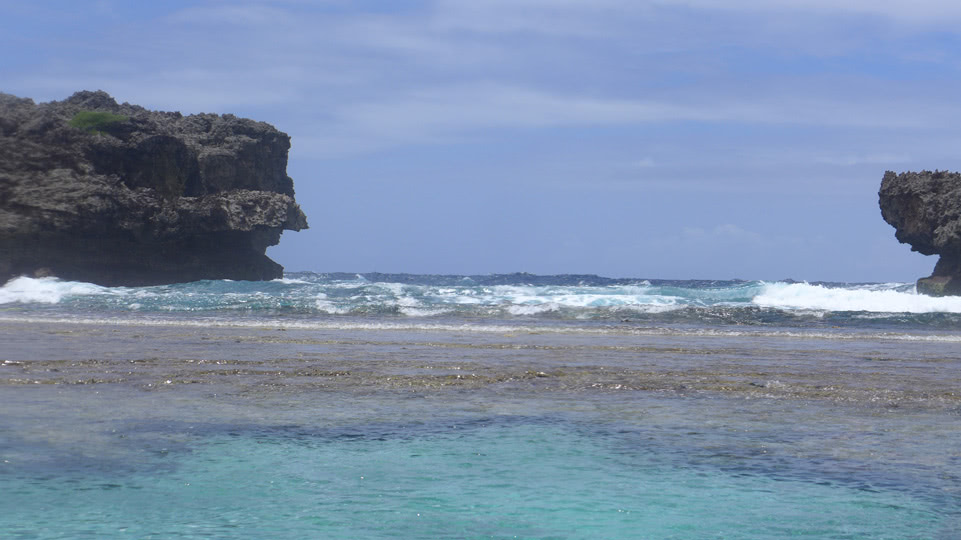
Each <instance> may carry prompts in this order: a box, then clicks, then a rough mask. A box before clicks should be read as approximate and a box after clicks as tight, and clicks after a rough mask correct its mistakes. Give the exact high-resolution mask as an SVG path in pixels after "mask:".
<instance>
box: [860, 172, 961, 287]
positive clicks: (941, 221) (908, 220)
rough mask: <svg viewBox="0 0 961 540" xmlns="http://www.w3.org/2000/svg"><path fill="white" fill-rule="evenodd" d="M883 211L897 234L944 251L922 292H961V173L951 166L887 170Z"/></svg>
mask: <svg viewBox="0 0 961 540" xmlns="http://www.w3.org/2000/svg"><path fill="white" fill-rule="evenodd" d="M878 196H879V199H880V201H879V202H880V205H881V216H882V217H883V218H884V221H887V222H888V223H890V224H891V225H892V226H893V227H894V228H895V230H896V231H895V236H896V237H897V239H898V240H899V241H900V242H901V243H904V244H911V249H912V250H913V251H917V252H919V253H923V254H925V255H940V258H939V259H938V263H937V264H936V265H935V267H934V272H933V273H932V274H931V276H930V277H926V278H921V279H919V280H918V292H921V293H923V294H927V295H931V296H948V295H961V174H959V173H952V172H947V171H934V172H931V171H921V172H917V173H915V172H905V173H901V174H895V173H893V172H891V171H888V172H886V173H884V179H883V180H882V181H881V191H880V192H879V193H878Z"/></svg>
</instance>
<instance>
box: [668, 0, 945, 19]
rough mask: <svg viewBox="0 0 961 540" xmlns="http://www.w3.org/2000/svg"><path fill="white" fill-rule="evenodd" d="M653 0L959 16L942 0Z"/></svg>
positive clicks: (730, 7) (734, 7)
mask: <svg viewBox="0 0 961 540" xmlns="http://www.w3.org/2000/svg"><path fill="white" fill-rule="evenodd" d="M657 3H658V4H662V5H683V6H688V7H692V8H697V9H709V10H718V11H752V12H761V13H786V14H790V13H792V12H794V13H813V14H818V15H876V16H881V17H886V18H889V19H891V20H893V21H895V22H909V23H938V24H950V22H951V21H957V20H958V19H961V3H958V2H950V1H945V0H912V1H906V0H843V1H838V0H725V1H723V2H718V1H715V0H657Z"/></svg>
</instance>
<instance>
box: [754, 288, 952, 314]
mask: <svg viewBox="0 0 961 540" xmlns="http://www.w3.org/2000/svg"><path fill="white" fill-rule="evenodd" d="M904 288H905V287H904V286H903V285H902V284H891V285H888V286H887V287H881V286H878V285H872V286H852V287H826V286H824V285H810V284H808V283H769V284H765V285H764V286H763V287H762V288H761V291H760V293H759V294H758V295H757V296H755V297H754V298H753V299H752V303H753V304H755V305H758V306H761V307H772V308H780V309H791V310H795V309H801V310H812V311H819V310H824V311H869V312H878V313H961V297H942V298H936V297H932V296H925V295H921V294H917V292H915V291H911V292H905V291H904V290H903V289H904Z"/></svg>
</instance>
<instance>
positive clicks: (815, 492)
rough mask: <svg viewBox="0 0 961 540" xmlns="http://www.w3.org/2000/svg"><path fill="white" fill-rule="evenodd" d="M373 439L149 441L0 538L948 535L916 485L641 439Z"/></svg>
mask: <svg viewBox="0 0 961 540" xmlns="http://www.w3.org/2000/svg"><path fill="white" fill-rule="evenodd" d="M228 431H229V430H228ZM365 431H375V432H376V431H377V430H365ZM380 431H381V432H380V433H368V434H362V433H359V432H356V431H353V432H351V431H341V432H339V433H338V432H336V431H335V432H330V433H304V432H300V431H298V430H297V429H289V430H286V431H285V430H279V431H260V432H253V433H249V432H242V431H239V430H238V431H234V432H233V433H223V434H219V435H214V436H209V437H201V438H199V439H197V440H194V441H191V442H190V443H189V444H186V445H182V446H181V447H180V448H178V449H177V450H170V451H165V450H164V449H155V451H156V452H157V453H156V454H155V455H153V456H150V458H149V461H150V462H151V464H150V465H151V466H149V467H146V470H135V471H126V472H123V473H120V474H115V473H111V472H109V471H98V472H96V473H90V472H87V473H84V472H82V471H74V472H70V473H67V474H60V475H58V474H50V475H44V476H42V477H35V478H30V477H26V478H23V477H20V478H14V479H11V478H9V477H6V478H3V487H4V490H3V491H4V493H5V494H6V495H5V497H4V502H3V503H0V508H3V509H4V512H3V516H2V517H0V531H3V532H4V537H5V538H82V537H89V538H104V537H131V538H236V537H246V538H559V539H560V538H677V539H681V538H683V539H687V538H726V539H734V538H745V539H748V538H753V539H758V538H785V537H791V538H876V539H881V538H890V539H907V538H935V537H937V535H938V534H941V533H944V528H943V527H944V526H945V520H944V516H943V514H941V513H940V512H939V511H938V509H937V508H936V507H935V505H934V504H933V503H932V502H930V501H924V500H923V499H920V498H918V497H915V496H912V495H911V494H909V493H901V492H898V491H881V490H876V489H870V488H867V487H864V486H858V485H845V484H844V483H843V482H836V481H830V480H827V479H823V478H822V479H818V478H809V479H803V478H790V477H789V475H786V474H785V473H790V471H783V470H782V471H778V472H779V473H780V475H778V474H760V473H757V472H750V471H741V472H734V471H725V470H720V469H719V468H718V467H716V466H710V465H700V466H694V465H691V464H687V465H685V464H683V463H664V461H663V459H660V458H659V457H658V455H657V453H654V452H652V451H651V449H649V448H645V447H644V446H643V445H642V443H643V439H640V440H639V439H638V438H636V437H634V436H633V435H635V434H632V433H610V432H607V433H604V432H598V431H592V430H591V429H590V428H584V427H580V426H578V427H572V426H565V425H563V424H561V425H558V424H557V423H555V422H545V421H516V420H514V421H509V422H499V421H497V420H496V419H494V420H487V421H483V422H475V423H473V425H472V424H471V423H468V424H466V425H463V424H462V425H457V424H456V423H455V424H453V425H450V426H446V427H444V428H432V429H427V430H425V429H424V428H423V427H421V428H417V429H414V430H411V429H409V428H408V429H405V428H400V427H394V428H386V429H385V428H383V427H382V428H381V430H380ZM772 472H773V471H772Z"/></svg>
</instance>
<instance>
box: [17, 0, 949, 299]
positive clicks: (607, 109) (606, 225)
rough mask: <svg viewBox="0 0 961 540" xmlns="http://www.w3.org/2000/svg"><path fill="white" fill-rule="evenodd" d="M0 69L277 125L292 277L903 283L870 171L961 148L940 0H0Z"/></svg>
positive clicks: (285, 258)
mask: <svg viewBox="0 0 961 540" xmlns="http://www.w3.org/2000/svg"><path fill="white" fill-rule="evenodd" d="M0 13H2V17H0V50H3V51H5V52H4V54H3V55H0V91H2V92H6V93H10V94H15V95H18V96H22V97H30V98H33V99H34V100H35V101H38V102H43V101H51V100H61V99H65V98H66V97H68V96H70V95H71V94H72V93H73V92H75V91H78V90H98V89H100V90H105V91H107V92H108V93H110V94H111V95H112V96H114V98H116V99H117V101H120V102H125V101H126V102H130V103H134V104H138V105H142V106H144V107H147V108H149V109H156V110H169V111H181V112H183V113H184V114H191V113H200V112H214V113H232V114H236V115H238V116H244V117H249V118H254V119H256V120H262V121H265V122H268V123H270V124H272V125H274V126H276V127H277V128H278V129H280V130H281V131H284V132H286V133H288V134H289V135H290V136H291V138H292V146H291V150H290V155H289V163H288V174H290V176H291V177H292V178H293V179H294V186H295V189H296V192H297V200H298V202H299V203H300V205H301V207H302V208H303V210H304V211H305V213H306V214H307V216H308V221H309V223H310V229H309V230H305V231H301V232H299V233H294V232H290V231H288V232H285V233H284V235H283V237H282V239H281V243H280V245H278V246H275V247H272V248H270V249H269V251H268V255H270V256H271V257H272V258H274V259H275V260H277V261H278V262H279V263H281V264H283V265H284V266H285V267H286V268H287V270H288V271H297V270H313V271H318V272H333V271H348V272H368V271H380V272H412V273H444V274H487V273H508V272H531V273H536V274H560V273H593V274H599V275H604V276H610V277H637V278H675V279H732V278H740V279H765V280H776V279H787V278H790V279H798V280H809V281H816V280H826V281H849V282H860V281H881V282H888V281H904V282H909V281H914V280H915V279H917V278H918V277H922V276H926V275H928V274H930V272H931V269H932V268H933V267H934V264H935V262H936V259H935V258H934V257H925V256H922V255H920V254H918V253H914V252H911V251H910V248H909V247H908V246H906V245H902V244H899V243H898V242H897V240H896V239H895V238H894V229H893V228H892V227H890V226H889V225H887V224H886V223H885V222H884V221H883V220H882V219H881V215H880V211H879V209H878V196H877V192H878V188H879V186H880V181H881V177H882V175H883V174H884V172H885V171H886V170H894V171H897V172H901V171H909V170H922V169H929V170H933V169H941V170H945V169H948V170H958V169H961V152H959V149H961V133H959V126H961V100H959V99H958V96H961V3H958V2H947V1H933V0H914V1H911V2H907V1H904V2H901V1H895V0H871V1H868V0H849V1H837V0H830V1H828V0H726V1H724V2H715V1H707V0H650V1H647V0H583V1H581V0H435V1H408V2H400V1H386V0H385V1H355V2H348V1H340V0H326V1H324V0H317V1H306V0H304V1H298V0H286V1H283V0H277V1H258V0H232V1H227V0H209V1H196V2H182V1H167V2H141V1H139V0H136V1H134V0H131V1H111V0H102V1H43V0H35V1H31V2H23V1H9V0H0Z"/></svg>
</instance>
